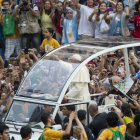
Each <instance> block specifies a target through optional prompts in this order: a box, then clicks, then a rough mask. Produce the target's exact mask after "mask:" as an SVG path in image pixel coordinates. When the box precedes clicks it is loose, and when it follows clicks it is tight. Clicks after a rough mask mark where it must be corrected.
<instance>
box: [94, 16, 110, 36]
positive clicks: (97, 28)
mask: <svg viewBox="0 0 140 140" xmlns="http://www.w3.org/2000/svg"><path fill="white" fill-rule="evenodd" d="M103 16H104V14H100V16H99V18H100V20H99V21H97V20H96V15H94V16H93V17H92V21H93V23H95V38H105V37H108V34H109V30H108V31H105V32H103V31H101V29H100V28H101V26H103V22H104V21H103V20H102V18H103ZM101 24H102V25H101ZM105 24H106V23H105ZM106 26H108V29H109V25H107V24H106ZM105 28H106V27H105Z"/></svg>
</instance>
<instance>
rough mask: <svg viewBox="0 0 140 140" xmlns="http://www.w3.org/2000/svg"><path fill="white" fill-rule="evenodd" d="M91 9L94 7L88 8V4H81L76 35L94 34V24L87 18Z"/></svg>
mask: <svg viewBox="0 0 140 140" xmlns="http://www.w3.org/2000/svg"><path fill="white" fill-rule="evenodd" d="M93 11H94V8H89V7H88V6H85V5H81V7H80V20H79V27H78V35H88V36H94V32H95V28H94V24H93V23H92V22H89V21H88V18H89V16H90V15H91V13H92V12H93Z"/></svg>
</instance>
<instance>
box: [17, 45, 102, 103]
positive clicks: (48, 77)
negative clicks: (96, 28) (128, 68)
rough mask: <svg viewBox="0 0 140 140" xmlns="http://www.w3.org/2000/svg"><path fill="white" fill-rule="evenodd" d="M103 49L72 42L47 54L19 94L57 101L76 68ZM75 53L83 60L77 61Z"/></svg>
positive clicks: (23, 84) (22, 86) (26, 80)
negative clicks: (74, 56)
mask: <svg viewBox="0 0 140 140" xmlns="http://www.w3.org/2000/svg"><path fill="white" fill-rule="evenodd" d="M103 49H104V47H99V46H98V47H97V44H94V45H88V44H87V45H86V46H85V45H84V44H71V45H69V46H67V47H62V48H59V49H58V50H57V51H53V52H52V53H51V54H48V55H45V56H44V57H43V58H42V59H41V60H40V61H39V62H38V63H37V64H36V65H35V66H34V67H33V69H32V70H31V71H30V73H29V74H28V75H27V77H26V78H25V80H24V82H23V83H22V85H21V87H20V89H19V91H18V94H17V95H19V96H23V97H29V98H38V99H42V100H49V101H53V102H57V101H58V98H59V96H60V93H61V91H62V89H63V86H64V85H65V83H66V81H67V80H68V78H69V76H70V75H71V73H72V72H73V71H74V69H75V68H76V67H77V66H78V65H79V64H81V62H82V61H83V60H85V59H87V58H88V57H89V56H90V55H93V54H95V53H97V52H99V51H101V50H103ZM74 54H79V55H80V56H81V58H82V59H81V61H75V60H74V59H75V58H73V55H74Z"/></svg>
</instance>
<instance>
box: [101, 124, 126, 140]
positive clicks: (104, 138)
mask: <svg viewBox="0 0 140 140" xmlns="http://www.w3.org/2000/svg"><path fill="white" fill-rule="evenodd" d="M111 129H113V130H114V131H117V129H118V126H116V127H112V128H111ZM120 132H121V133H122V134H123V136H124V134H125V132H126V126H125V125H121V126H120ZM112 137H113V132H112V131H110V130H109V129H105V130H103V132H102V133H101V134H100V135H99V137H98V140H112Z"/></svg>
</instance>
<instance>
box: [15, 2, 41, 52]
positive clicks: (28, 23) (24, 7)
mask: <svg viewBox="0 0 140 140" xmlns="http://www.w3.org/2000/svg"><path fill="white" fill-rule="evenodd" d="M14 15H19V23H20V24H19V31H20V34H21V43H22V46H21V47H22V49H27V48H30V45H31V44H32V45H33V47H34V48H36V49H37V50H38V51H39V46H40V44H41V36H40V32H41V29H40V26H39V23H38V17H39V15H40V14H39V10H38V7H37V6H36V5H35V4H31V3H30V0H28V1H27V0H21V1H20V4H19V5H18V6H17V8H16V9H15V12H14Z"/></svg>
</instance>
